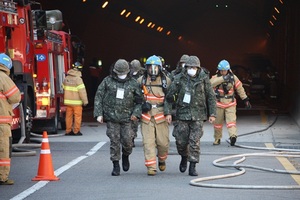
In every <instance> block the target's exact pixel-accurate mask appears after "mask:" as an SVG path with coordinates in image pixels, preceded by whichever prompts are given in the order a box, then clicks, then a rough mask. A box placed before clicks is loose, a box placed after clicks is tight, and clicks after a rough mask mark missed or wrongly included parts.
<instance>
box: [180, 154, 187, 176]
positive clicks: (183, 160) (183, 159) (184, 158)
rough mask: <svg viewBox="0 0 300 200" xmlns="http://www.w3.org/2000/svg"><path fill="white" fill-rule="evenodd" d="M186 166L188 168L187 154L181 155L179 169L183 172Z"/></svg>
mask: <svg viewBox="0 0 300 200" xmlns="http://www.w3.org/2000/svg"><path fill="white" fill-rule="evenodd" d="M186 168H187V156H181V162H180V165H179V171H180V172H182V173H183V172H185V170H186Z"/></svg>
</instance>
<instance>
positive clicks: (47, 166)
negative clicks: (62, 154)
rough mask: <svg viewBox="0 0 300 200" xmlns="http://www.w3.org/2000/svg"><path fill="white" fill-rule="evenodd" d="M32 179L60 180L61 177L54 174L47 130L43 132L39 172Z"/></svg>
mask: <svg viewBox="0 0 300 200" xmlns="http://www.w3.org/2000/svg"><path fill="white" fill-rule="evenodd" d="M32 180H33V181H58V180H59V178H57V177H56V176H55V175H54V170H53V165H52V157H51V152H50V145H49V140H48V135H47V131H44V132H43V140H42V147H41V153H40V162H39V169H38V174H37V176H36V177H35V178H33V179H32Z"/></svg>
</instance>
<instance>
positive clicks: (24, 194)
mask: <svg viewBox="0 0 300 200" xmlns="http://www.w3.org/2000/svg"><path fill="white" fill-rule="evenodd" d="M105 143H106V142H99V143H98V144H96V145H95V146H94V147H93V148H91V149H90V150H89V151H88V152H87V153H86V154H85V155H84V156H79V157H78V158H75V159H74V160H72V161H71V162H69V163H68V164H66V165H64V166H62V167H61V168H59V169H57V170H56V171H54V174H55V175H56V176H59V175H60V174H62V173H63V172H65V171H67V170H68V169H70V168H71V167H73V166H74V165H76V164H78V163H79V162H81V161H82V160H84V159H86V158H87V157H89V156H92V155H93V154H95V153H96V152H97V151H98V150H99V149H100V148H101V147H102V146H103V145H104V144H105ZM49 182H50V181H39V182H38V183H36V184H34V185H33V186H32V187H30V188H28V189H27V190H25V191H23V192H21V193H20V194H18V195H17V196H15V197H13V198H11V199H10V200H22V199H25V198H26V197H28V196H29V195H31V194H33V193H34V192H36V191H38V190H39V189H41V188H43V187H44V186H45V185H47V184H48V183H49Z"/></svg>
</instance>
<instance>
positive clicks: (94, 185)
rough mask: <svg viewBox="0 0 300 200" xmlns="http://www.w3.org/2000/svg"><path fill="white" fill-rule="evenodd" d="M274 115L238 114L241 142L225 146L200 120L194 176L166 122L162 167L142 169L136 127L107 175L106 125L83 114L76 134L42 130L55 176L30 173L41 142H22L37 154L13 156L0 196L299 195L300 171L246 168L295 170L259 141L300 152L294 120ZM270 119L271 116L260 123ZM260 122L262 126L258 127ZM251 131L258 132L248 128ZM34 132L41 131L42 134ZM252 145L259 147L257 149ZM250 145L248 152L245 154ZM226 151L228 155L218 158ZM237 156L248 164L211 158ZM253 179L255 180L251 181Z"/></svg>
mask: <svg viewBox="0 0 300 200" xmlns="http://www.w3.org/2000/svg"><path fill="white" fill-rule="evenodd" d="M265 117H267V118H265ZM277 117H278V118H275V116H264V117H263V116H262V115H253V116H240V117H238V130H239V134H240V135H241V136H240V137H239V138H238V141H237V145H241V147H231V146H230V145H229V144H228V143H227V142H226V139H227V138H228V134H227V132H226V131H224V134H223V139H222V141H221V145H218V146H213V145H212V142H213V128H212V126H211V125H210V124H209V123H205V126H204V131H205V133H204V136H203V138H202V139H201V156H200V163H199V164H198V165H197V171H198V173H199V176H197V177H192V176H189V175H188V172H185V173H181V172H180V171H179V168H178V166H179V163H180V156H179V155H178V154H177V151H176V147H175V141H174V138H173V137H172V135H171V131H172V126H170V141H171V143H170V151H169V156H168V159H167V162H166V164H167V168H166V170H165V171H164V172H160V171H158V172H157V174H156V176H153V177H152V176H148V175H147V169H146V167H145V165H144V153H143V146H142V137H141V134H140V133H138V138H137V139H136V147H135V148H134V150H133V153H132V155H130V157H129V159H130V169H129V171H128V172H124V171H122V170H121V174H120V176H117V177H116V176H111V171H112V163H111V161H110V155H109V140H108V137H107V136H106V135H105V130H106V125H105V124H102V125H100V124H98V123H97V122H91V121H89V122H83V124H82V130H81V131H82V132H83V136H64V131H63V130H61V131H60V134H59V135H48V137H49V144H50V149H51V158H52V165H53V168H54V173H55V176H57V177H58V178H59V180H58V181H32V179H33V178H34V177H36V176H37V172H38V167H39V158H40V148H28V147H27V148H26V149H30V150H33V151H35V152H36V155H34V156H24V155H23V156H18V155H15V156H14V157H13V158H12V168H11V175H10V178H12V179H13V180H15V184H14V185H12V186H0V199H1V200H8V199H30V200H40V199H43V200H50V199H64V200H67V199H72V200H82V199H87V200H94V199H95V200H98V199H146V200H148V199H149V200H153V199H159V200H160V199H162V200H168V199H191V200H193V199H197V200H199V199H205V200H216V199H222V200H233V199H236V200H239V199H242V200H252V199H253V200H258V199H259V200H283V199H284V200H286V199H300V186H299V185H300V178H299V177H300V175H291V174H287V173H278V172H270V171H266V170H259V169H256V168H252V167H253V166H256V167H263V168H267V169H273V170H274V171H275V170H283V171H285V170H289V171H295V172H298V173H299V171H297V170H300V167H299V163H300V159H299V157H287V158H282V157H279V156H276V157H275V156H267V153H270V152H272V151H269V150H266V149H263V148H265V147H267V146H268V147H271V148H272V147H277V148H284V149H286V148H288V149H291V150H290V151H293V152H288V153H287V154H288V155H289V156H290V155H291V154H293V155H296V156H299V152H298V151H299V149H300V148H299V147H300V144H299V143H300V142H299V141H300V131H299V127H298V126H297V125H296V124H295V123H293V122H291V121H290V118H289V117H288V116H285V115H283V116H277ZM275 119H276V123H275V124H274V125H273V126H271V127H270V128H268V129H266V128H267V127H268V126H269V125H270V124H272V123H273V122H274V120H275ZM263 129H266V130H264V131H258V130H263ZM256 131H258V132H257V133H253V134H248V135H247V133H251V132H256ZM243 134H245V135H244V136H243ZM36 138H37V139H41V137H36ZM252 147H253V149H252ZM254 147H255V148H254ZM257 147H258V148H262V149H261V150H257V149H256V148H257ZM276 152H277V151H276ZM252 153H254V155H250V154H252ZM258 153H263V155H258ZM240 154H247V155H244V156H242V155H240ZM268 155H269V154H268ZM226 157H229V159H225V158H226ZM231 157H236V158H231ZM243 157H245V161H243V162H241V163H240V164H243V165H248V166H250V168H248V167H245V168H244V167H239V168H238V169H237V168H235V167H232V166H231V167H228V166H225V167H220V166H215V165H214V163H213V162H214V161H216V160H217V159H223V158H224V159H225V160H224V161H222V162H219V163H222V164H226V165H233V163H234V162H235V161H237V160H239V159H242V158H243ZM217 164H218V163H217ZM243 169H245V173H243V174H241V175H234V176H233V177H231V178H222V179H213V180H209V181H204V182H198V180H199V179H200V178H207V177H212V176H219V175H221V176H226V175H227V174H231V173H240V172H241V171H242V170H243ZM191 183H194V185H192V184H191ZM198 184H199V185H200V186H199V185H198ZM201 184H204V185H201ZM258 186H261V187H262V188H256V187H258ZM239 187H244V188H239ZM266 187H269V188H266ZM277 187H286V188H285V189H282V188H277ZM287 188H288V189H287Z"/></svg>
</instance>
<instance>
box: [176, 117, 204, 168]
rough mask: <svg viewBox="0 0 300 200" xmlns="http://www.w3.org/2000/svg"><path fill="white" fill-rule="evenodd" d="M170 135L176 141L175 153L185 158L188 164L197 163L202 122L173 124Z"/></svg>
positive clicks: (178, 121)
mask: <svg viewBox="0 0 300 200" xmlns="http://www.w3.org/2000/svg"><path fill="white" fill-rule="evenodd" d="M172 135H173V136H174V137H175V139H176V147H177V152H178V154H179V155H181V156H187V157H188V161H189V162H196V163H198V162H199V159H200V138H201V137H202V136H203V121H180V120H177V121H176V122H174V129H173V133H172Z"/></svg>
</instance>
